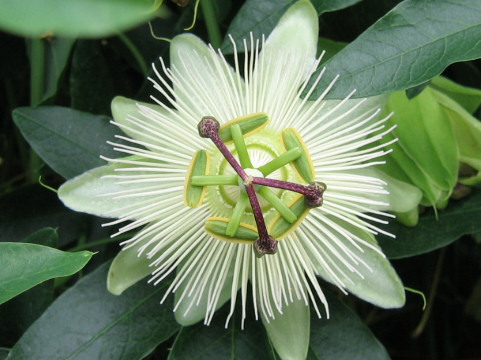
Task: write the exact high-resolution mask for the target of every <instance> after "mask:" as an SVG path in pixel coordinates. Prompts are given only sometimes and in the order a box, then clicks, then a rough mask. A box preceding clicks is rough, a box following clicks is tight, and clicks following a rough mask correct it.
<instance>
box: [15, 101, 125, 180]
mask: <svg viewBox="0 0 481 360" xmlns="http://www.w3.org/2000/svg"><path fill="white" fill-rule="evenodd" d="M13 119H14V121H15V124H16V125H17V126H18V127H19V129H20V131H21V132H22V135H23V136H24V137H25V139H27V141H28V142H29V144H30V146H32V148H33V149H34V150H35V151H36V152H37V153H38V154H39V155H40V157H42V159H43V160H44V161H45V162H46V163H47V164H48V165H49V166H50V167H51V168H52V169H54V170H55V171H56V172H58V173H59V174H60V175H62V176H64V177H65V178H67V179H68V178H72V177H74V176H76V175H79V174H81V173H83V172H84V171H86V170H89V169H92V168H94V167H96V166H100V165H104V164H105V161H104V160H102V159H100V158H99V155H100V154H102V155H105V156H107V157H117V156H118V154H117V153H116V152H115V151H114V150H113V149H112V147H111V146H110V145H108V144H107V143H106V141H108V140H110V141H114V140H115V137H114V135H115V134H116V133H118V132H119V131H118V130H117V129H116V128H115V127H114V126H113V125H111V124H109V122H108V120H109V119H108V118H107V117H105V116H97V115H92V114H88V113H83V112H80V111H76V110H72V109H69V108H63V107H57V106H46V107H39V108H31V107H23V108H17V109H15V110H14V111H13Z"/></svg>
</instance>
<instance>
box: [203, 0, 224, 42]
mask: <svg viewBox="0 0 481 360" xmlns="http://www.w3.org/2000/svg"><path fill="white" fill-rule="evenodd" d="M200 7H201V9H202V14H203V15H204V19H205V25H206V27H207V33H208V34H209V42H210V43H211V44H212V46H213V47H214V49H218V48H220V47H221V45H222V34H221V32H220V28H219V23H218V22H217V16H216V14H215V9H214V4H213V1H212V0H202V1H201V2H200Z"/></svg>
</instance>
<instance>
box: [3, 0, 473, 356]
mask: <svg viewBox="0 0 481 360" xmlns="http://www.w3.org/2000/svg"><path fill="white" fill-rule="evenodd" d="M293 2H295V1H292V0H278V1H276V0H258V1H254V0H247V1H240V0H239V1H236V0H202V1H201V2H200V4H196V3H195V2H193V1H191V2H190V3H189V2H188V1H186V2H185V4H184V2H183V1H182V4H181V5H186V6H179V4H178V3H181V2H180V1H177V3H176V2H173V1H166V2H165V3H163V4H162V1H153V0H142V1H139V0H122V1H112V0H110V1H108V0H101V1H93V0H91V1H88V0H75V1H73V0H72V1H71V2H70V6H71V7H68V6H66V5H65V2H64V1H62V0H42V1H40V0H36V1H22V2H19V1H16V0H4V1H2V2H1V4H0V28H1V29H2V30H3V31H1V32H0V44H1V48H2V56H1V57H0V84H1V91H0V117H1V128H0V241H1V242H13V243H19V242H28V243H33V244H40V245H45V246H48V247H50V248H57V249H61V250H64V251H66V252H69V253H71V252H73V251H82V250H90V251H93V252H96V254H95V255H94V256H93V257H92V258H91V260H90V261H89V262H88V264H87V265H86V266H85V267H84V268H83V269H82V270H81V271H80V272H78V273H76V274H75V275H71V274H69V275H68V276H62V277H56V276H51V277H50V278H54V277H55V279H54V280H47V281H44V282H42V283H41V284H39V285H37V286H35V287H33V288H31V289H30V290H28V291H26V292H24V293H22V294H21V295H19V296H16V297H14V298H13V299H11V300H9V301H6V302H5V303H3V304H2V305H0V359H6V358H8V359H29V358H32V357H31V356H32V355H31V354H35V359H63V358H67V357H68V358H79V359H80V358H82V359H99V360H100V359H105V358H119V359H120V358H121V359H142V358H148V359H165V358H167V357H169V359H188V358H189V359H190V358H199V359H200V358H211V359H214V358H215V359H217V358H218V359H224V358H242V359H247V358H253V359H255V358H260V357H263V358H264V357H265V356H268V357H270V358H273V359H275V358H277V355H276V354H275V352H274V350H272V348H271V346H270V345H269V343H268V340H267V339H266V336H265V333H264V331H263V329H262V326H260V325H259V323H257V322H255V321H253V320H252V319H250V321H249V325H248V328H247V329H246V330H245V331H244V332H240V331H235V329H232V327H235V326H236V325H237V324H236V323H235V321H234V322H233V324H231V327H230V329H229V330H224V328H223V318H224V317H223V316H222V314H220V315H218V316H217V319H218V320H219V319H220V320H219V321H217V322H215V321H214V323H213V324H212V325H211V326H210V327H209V328H205V327H204V326H202V325H196V326H193V327H189V328H184V329H180V327H179V325H177V324H175V321H174V320H173V317H172V314H171V310H170V309H171V304H164V305H162V306H160V305H159V304H158V300H159V295H160V294H161V293H162V289H163V287H157V288H153V287H151V286H149V285H147V284H138V285H136V286H135V287H134V288H132V289H131V290H130V291H128V292H126V294H125V295H123V296H122V297H114V296H112V295H110V294H108V293H107V292H106V290H105V284H104V279H105V272H106V265H105V263H106V262H108V261H109V260H110V259H112V257H113V256H114V255H115V254H116V253H117V252H118V250H119V247H118V244H117V242H118V239H115V240H112V239H110V238H109V235H110V231H111V229H108V228H102V227H101V226H100V225H101V223H102V222H103V221H102V219H99V218H96V217H93V216H89V215H85V214H79V213H74V212H72V211H70V210H69V209H66V208H65V207H64V206H63V205H62V204H61V203H60V201H59V200H58V198H57V196H56V194H55V193H54V192H53V191H52V190H50V189H49V187H50V188H53V189H55V188H57V187H58V186H59V185H60V184H61V183H62V182H63V181H64V180H65V178H70V177H73V176H75V175H77V174H80V173H82V172H83V171H85V170H87V169H90V168H92V167H95V166H98V165H101V164H102V160H100V159H99V157H98V155H99V154H103V155H109V154H110V153H111V152H112V150H111V149H110V148H109V146H107V145H106V144H105V141H106V140H107V139H109V138H111V137H112V136H114V133H115V131H116V130H115V129H113V128H112V127H111V126H110V125H109V123H108V121H109V118H110V102H111V100H112V98H113V97H114V96H116V95H122V96H126V97H130V98H134V99H137V100H140V101H149V96H150V93H151V86H150V83H149V82H148V81H146V77H147V76H148V75H149V74H150V71H151V70H150V69H151V68H150V64H151V63H152V62H155V61H157V59H158V57H163V58H164V60H165V61H168V50H169V43H168V41H166V40H159V39H156V38H155V37H154V35H153V34H155V36H156V37H162V38H166V39H169V38H172V37H173V36H175V35H176V34H179V33H182V32H184V31H185V30H184V29H186V28H189V27H190V26H191V24H192V22H193V21H194V20H195V24H194V26H193V28H192V29H191V31H192V32H194V33H195V34H197V35H198V36H200V37H201V38H203V39H204V40H205V41H208V42H212V43H213V44H214V45H215V46H218V47H222V49H223V50H224V51H225V52H226V53H229V52H230V51H231V50H232V49H231V47H230V44H229V42H227V41H226V40H225V35H226V34H227V33H232V34H234V35H236V40H240V39H241V38H242V37H243V36H245V35H246V34H247V33H248V32H249V31H253V32H254V33H255V34H256V35H260V34H261V33H265V34H268V33H269V31H270V30H272V28H273V27H274V25H275V23H276V21H277V20H278V19H279V17H280V16H281V15H282V13H283V12H284V11H285V10H286V9H287V8H288V7H289V5H291V4H292V3H293ZM312 2H313V4H314V5H315V7H316V9H317V10H318V12H319V14H320V36H321V45H320V46H321V47H324V48H326V49H327V50H328V53H327V58H328V59H329V63H328V65H329V64H331V67H330V68H329V72H328V73H327V75H326V76H327V77H329V76H331V75H330V74H336V73H339V74H341V78H340V81H339V87H336V90H335V91H336V92H335V93H334V94H333V96H334V97H335V96H336V94H337V95H338V96H339V95H340V94H341V95H342V94H343V93H344V94H346V93H347V92H349V90H350V89H352V88H357V89H358V93H357V95H358V96H367V95H374V94H379V93H391V92H394V91H398V90H406V89H410V91H414V92H413V93H411V95H410V96H411V97H412V96H415V95H417V94H418V93H419V92H420V91H422V90H423V89H424V87H425V86H426V85H427V81H429V80H430V79H431V78H432V77H433V76H435V75H438V74H439V73H441V71H442V72H443V75H444V76H445V77H447V78H449V79H451V80H453V81H455V82H456V83H458V84H461V85H464V86H468V87H471V88H474V89H477V90H476V91H479V89H480V88H481V62H480V60H478V58H479V57H481V45H480V41H479V39H480V38H481V16H479V15H480V14H481V9H480V6H479V2H476V0H473V1H468V0H466V1H462V0H457V1H451V2H447V1H442V0H435V1H409V0H406V1H402V2H401V1H396V0H376V1H374V0H364V1H359V0H357V1H352V0H351V1H349V0H331V1H322V0H314V1H312ZM476 4H477V5H476ZM196 5H198V9H197V10H198V11H196ZM454 5H456V11H458V13H457V14H456V12H453V11H454V10H453V9H452V8H450V7H449V6H454ZM393 9H397V10H396V11H397V12H394V13H392V12H391V13H389V12H390V11H392V10H393ZM390 14H391V15H390ZM447 14H448V15H449V16H452V18H453V19H457V20H459V21H456V23H457V24H456V26H458V27H454V25H452V28H449V26H447V25H446V24H444V23H443V21H444V20H445V18H444V17H446V16H447ZM403 16H405V17H403ZM148 21H150V25H149V23H148ZM403 21H404V22H407V23H408V24H410V26H406V27H407V28H409V27H410V28H411V29H413V28H414V29H415V30H416V29H417V30H418V31H419V32H421V31H423V30H425V29H433V28H434V29H435V30H436V29H437V26H439V24H444V25H443V28H447V30H446V31H447V32H446V34H441V35H440V34H439V33H437V32H436V31H434V32H433V33H432V34H428V33H426V34H424V35H426V36H427V37H429V36H431V38H430V39H431V40H429V39H428V40H429V41H428V40H420V37H419V38H417V40H416V36H415V34H414V35H412V34H411V35H412V37H413V38H414V40H413V39H412V38H410V37H409V38H403V36H405V35H406V33H402V32H401V33H399V34H396V33H390V32H387V33H384V32H383V31H385V30H386V29H390V28H389V24H390V25H391V27H392V28H395V29H397V27H395V26H394V25H396V24H398V23H397V22H400V23H402V22H403ZM426 21H427V22H428V23H427V24H425V26H426V28H424V27H423V26H424V25H423V22H426ZM429 21H431V23H429ZM410 22H411V23H410ZM428 25H429V26H428ZM448 25H449V24H448ZM417 26H418V27H417ZM400 28H402V26H400ZM379 34H384V36H393V38H392V42H393V44H394V47H396V48H398V49H400V50H399V51H400V53H397V54H396V53H393V54H387V55H386V54H384V55H385V56H386V58H385V59H384V60H382V56H383V52H384V49H385V48H386V47H387V45H386V44H384V48H383V47H382V46H381V47H379V46H376V41H374V40H373V39H377V40H379V42H378V43H377V45H379V44H383V42H385V41H386V39H382V36H381V35H379ZM459 34H462V35H463V36H462V37H461V38H459V37H457V36H458V35H459ZM363 39H364V40H363ZM388 39H389V38H388ZM401 39H404V40H405V41H401ZM411 40H412V42H411V43H409V41H411ZM416 41H418V43H416ZM438 42H441V43H443V44H444V50H443V52H442V54H441V55H439V56H438V54H437V53H436V51H437V49H436V47H433V48H430V47H429V46H430V45H431V44H436V43H438ZM346 44H349V45H348V46H345V45H346ZM323 45H325V46H323ZM416 46H417V47H416ZM415 48H416V49H420V50H419V52H415V53H413V51H414V50H413V49H415ZM424 48H425V49H426V50H425V51H426V54H428V55H426V54H425V53H423V49H424ZM360 51H364V52H367V53H370V54H371V55H373V56H372V57H373V58H375V56H374V55H376V56H377V57H376V59H377V60H378V62H379V63H375V62H374V63H372V64H371V65H369V64H368V65H369V66H371V70H374V69H376V71H374V72H373V71H371V72H369V71H368V72H363V71H361V70H362V69H361V68H356V65H359V64H360V63H361V64H360V65H363V64H362V61H361V59H360V58H358V57H356V56H357V55H358V54H359V52H360ZM386 52H387V51H386ZM335 54H337V55H339V56H333V55H335ZM396 56H397V57H398V58H399V59H401V58H402V59H403V60H402V61H401V60H400V61H399V62H397V63H390V62H389V61H390V59H396ZM406 59H407V60H406ZM412 59H420V60H422V61H419V64H418V63H417V62H416V61H413V60H412ZM468 60H469V61H468ZM404 61H408V63H407V64H408V65H406V63H405V62H404ZM360 65H359V66H360ZM368 65H366V64H364V65H363V66H364V68H366V66H367V67H369V66H368ZM411 65H412V66H411ZM383 66H385V68H383ZM393 68H394V69H398V68H399V69H400V70H399V72H397V71H396V72H395V73H396V76H397V75H399V76H398V77H395V79H394V80H393V81H391V82H388V85H389V86H388V87H386V81H383V79H384V78H389V77H394V75H393V72H392V71H391V70H392V69H393ZM423 69H424V70H425V71H422V70H423ZM403 73H404V75H406V74H405V73H408V75H409V76H408V78H406V76H404V75H403ZM352 74H357V75H356V76H357V77H355V78H353V76H351V75H352ZM416 74H418V75H416ZM403 76H404V77H403ZM363 84H365V86H363ZM376 84H377V85H376ZM413 88H414V90H413ZM346 89H347V91H346ZM321 90H322V88H321V87H320V88H319V91H321ZM476 91H475V94H477V93H476ZM478 96H479V94H478ZM463 98H464V95H463V96H461V97H460V99H461V101H462V99H463ZM460 99H456V101H459V100H460ZM471 110H472V111H470V114H472V116H474V118H475V119H476V120H479V119H480V116H481V111H480V109H479V104H478V106H477V107H476V108H473V109H471ZM14 120H15V121H14ZM394 121H395V118H394ZM458 141H459V140H458ZM478 170H479V169H478ZM39 179H41V181H40V180H39ZM40 183H42V184H45V185H41V184H40ZM419 209H420V217H419V223H418V224H417V226H415V227H406V226H405V225H402V224H400V223H398V222H394V223H392V224H390V225H389V228H388V230H389V231H391V232H392V233H395V234H397V236H398V237H397V239H396V240H392V239H387V238H383V237H381V238H379V241H380V244H381V246H382V247H383V249H384V250H385V252H386V254H387V255H388V257H389V258H391V259H393V260H392V262H393V265H394V267H395V268H396V270H397V271H398V273H399V275H400V277H401V278H402V280H403V282H404V284H405V286H407V287H410V288H413V289H417V290H419V291H421V292H423V293H425V294H426V296H427V307H426V309H425V310H424V311H423V309H422V308H423V302H422V298H421V297H420V296H419V295H416V294H413V293H409V292H408V297H407V303H406V306H405V307H404V308H402V309H399V310H394V311H393V310H382V309H378V308H375V307H373V306H371V305H369V304H366V303H364V302H362V301H360V300H357V299H355V298H354V297H352V296H350V297H344V298H342V297H339V295H338V294H337V293H336V292H335V291H334V292H333V294H334V295H331V297H332V299H331V306H332V307H333V308H334V309H339V313H340V314H342V315H341V316H340V320H336V319H332V320H330V321H331V323H329V324H326V322H325V320H321V321H319V320H317V319H313V320H312V322H311V328H312V329H311V350H310V352H309V358H316V356H319V357H318V358H325V359H337V360H338V359H346V360H347V359H388V358H389V357H390V358H392V359H419V360H421V359H422V360H425V359H426V360H431V359H432V360H435V359H436V360H437V359H441V360H443V359H446V360H448V359H465V360H475V359H478V360H479V359H481V344H480V342H479V339H480V334H481V261H480V260H481V245H480V243H481V191H480V190H479V186H477V185H470V186H469V191H467V193H466V194H463V195H462V196H459V197H458V199H455V200H453V199H450V200H449V204H448V205H447V206H446V208H445V209H444V210H442V209H441V207H440V209H439V210H437V212H435V211H434V210H433V208H432V207H429V206H427V207H425V206H421V207H420V208H419ZM416 211H418V209H416ZM3 249H5V248H3ZM13 254H15V252H14V253H13ZM84 254H85V256H87V255H88V254H87V253H84ZM2 255H3V256H4V258H3V259H4V260H2V264H4V263H5V261H6V258H5V256H6V252H5V250H3V253H2ZM90 255H91V254H90ZM90 255H88V256H90ZM1 267H2V266H1V264H0V268H1ZM1 271H4V270H0V272H1ZM73 272H75V271H72V273H73ZM64 275H67V273H65V274H64ZM48 278H49V277H46V279H48ZM0 279H1V276H0ZM0 283H1V281H0ZM2 285H3V283H2ZM164 287H165V285H164ZM325 288H330V286H329V285H327V284H325ZM3 289H4V288H3ZM339 299H341V300H342V301H339ZM346 305H347V307H346ZM221 312H222V310H221ZM365 325H367V326H368V327H369V328H370V329H371V331H372V332H373V334H374V336H375V337H376V338H377V339H378V340H379V342H380V343H381V344H382V345H380V344H379V343H378V342H377V341H376V340H375V338H372V335H370V332H369V330H367V328H366V327H365ZM353 329H354V330H353ZM355 329H359V330H355ZM350 330H352V332H349V331H350ZM66 334H67V335H66ZM224 334H227V335H228V336H227V337H228V338H229V339H230V340H226V341H224V340H223V338H222V337H223V335H224ZM326 334H327V335H326ZM361 335H362V336H361ZM19 339H21V340H20V341H19ZM249 344H250V345H249ZM252 344H255V346H253V345H252ZM234 345H235V346H234ZM119 347H120V348H122V347H123V348H122V349H121V350H119ZM234 347H235V348H236V353H235V354H234V355H233V353H232V352H231V349H233V348H234ZM59 349H63V350H62V351H64V350H65V351H66V352H64V353H59V351H60V350H59ZM170 349H173V350H172V351H170ZM199 349H203V351H201V352H199ZM384 349H385V350H384ZM388 354H389V355H388ZM29 356H30V357H29Z"/></svg>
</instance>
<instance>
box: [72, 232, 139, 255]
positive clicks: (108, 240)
mask: <svg viewBox="0 0 481 360" xmlns="http://www.w3.org/2000/svg"><path fill="white" fill-rule="evenodd" d="M130 236H131V235H130V234H121V235H117V236H116V237H109V238H105V239H100V240H97V241H92V242H86V243H81V244H78V245H77V246H74V247H73V248H70V249H68V250H67V251H69V252H75V251H81V250H86V249H91V248H93V247H96V246H101V245H106V244H111V243H113V242H118V241H120V240H125V239H128V238H129V237H130Z"/></svg>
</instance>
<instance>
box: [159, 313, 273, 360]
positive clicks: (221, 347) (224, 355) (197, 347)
mask: <svg viewBox="0 0 481 360" xmlns="http://www.w3.org/2000/svg"><path fill="white" fill-rule="evenodd" d="M228 310H229V306H224V307H223V308H222V309H221V310H219V311H218V312H217V313H216V314H215V316H214V319H213V321H212V323H211V324H210V325H209V326H205V325H203V324H197V325H194V326H189V327H183V328H182V330H181V331H180V332H179V334H178V335H177V338H176V339H175V342H174V346H173V348H172V351H171V353H170V355H169V359H168V360H184V359H189V360H201V359H205V360H207V359H208V360H216V359H219V360H226V359H239V360H249V359H253V360H257V359H268V356H267V355H268V353H267V350H268V349H269V347H268V340H267V335H266V333H265V331H264V327H263V326H262V322H261V321H260V320H259V321H256V320H254V319H253V318H252V317H249V318H248V319H247V320H246V323H245V328H244V330H241V329H240V320H239V316H236V315H239V311H236V313H235V314H234V316H233V317H232V319H231V320H230V323H229V328H228V329H226V328H225V320H226V318H227V314H228ZM236 310H240V309H239V308H238V309H236Z"/></svg>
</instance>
